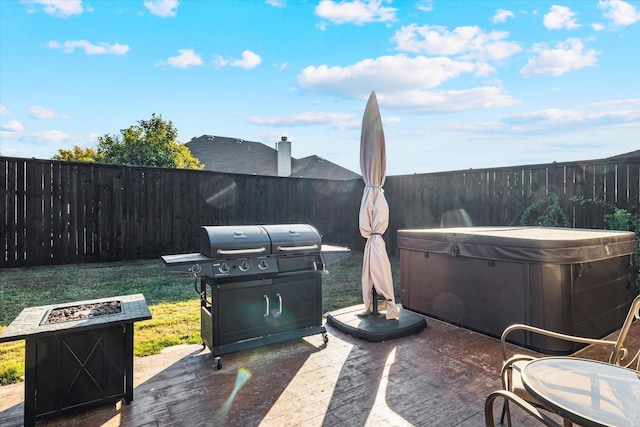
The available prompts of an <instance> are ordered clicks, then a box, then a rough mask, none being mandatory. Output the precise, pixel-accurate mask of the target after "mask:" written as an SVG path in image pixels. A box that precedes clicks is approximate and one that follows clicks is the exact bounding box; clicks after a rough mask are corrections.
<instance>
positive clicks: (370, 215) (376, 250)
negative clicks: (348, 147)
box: [359, 92, 399, 319]
mask: <svg viewBox="0 0 640 427" xmlns="http://www.w3.org/2000/svg"><path fill="white" fill-rule="evenodd" d="M386 164H387V161H386V152H385V144H384V131H383V130H382V119H381V117H380V109H379V107H378V99H377V98H376V93H375V92H371V95H370V96H369V101H367V107H366V108H365V110H364V116H363V118H362V133H361V136H360V169H361V171H362V179H363V180H364V183H365V188H364V193H363V195H362V202H361V204H360V217H359V220H360V234H361V235H362V237H364V238H365V239H367V243H366V245H365V247H364V259H363V262H362V300H363V301H364V305H365V307H366V309H365V313H364V314H367V313H369V312H371V309H372V307H373V304H377V301H372V295H371V294H372V288H373V287H374V286H375V289H376V292H377V293H379V294H380V295H382V296H383V297H384V298H385V299H386V300H387V312H386V318H387V319H397V318H398V315H399V313H398V306H397V305H396V303H395V297H394V295H393V279H392V277H391V263H390V262H389V257H388V255H387V248H386V245H385V243H384V239H383V237H382V235H383V234H384V232H385V231H387V226H388V225H389V205H388V204H387V199H385V197H384V190H383V189H382V186H383V185H384V181H385V178H386V176H385V174H386Z"/></svg>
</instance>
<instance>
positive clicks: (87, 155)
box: [53, 145, 100, 162]
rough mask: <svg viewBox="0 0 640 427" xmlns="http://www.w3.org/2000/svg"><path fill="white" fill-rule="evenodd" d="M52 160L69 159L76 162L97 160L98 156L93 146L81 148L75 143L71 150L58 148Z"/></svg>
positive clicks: (98, 159)
mask: <svg viewBox="0 0 640 427" xmlns="http://www.w3.org/2000/svg"><path fill="white" fill-rule="evenodd" d="M53 158H54V160H71V161H76V162H98V161H100V156H99V155H98V152H97V151H96V150H94V149H93V148H82V147H79V146H77V145H75V146H74V147H73V148H72V149H71V150H64V149H62V148H61V149H59V150H58V154H56V155H54V156H53Z"/></svg>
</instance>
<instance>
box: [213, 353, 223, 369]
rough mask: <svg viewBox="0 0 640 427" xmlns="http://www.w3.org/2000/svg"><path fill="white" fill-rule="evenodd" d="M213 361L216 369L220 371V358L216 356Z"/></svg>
mask: <svg viewBox="0 0 640 427" xmlns="http://www.w3.org/2000/svg"><path fill="white" fill-rule="evenodd" d="M213 361H214V362H215V364H216V369H217V370H218V371H219V370H220V369H222V357H220V356H218V357H214V358H213Z"/></svg>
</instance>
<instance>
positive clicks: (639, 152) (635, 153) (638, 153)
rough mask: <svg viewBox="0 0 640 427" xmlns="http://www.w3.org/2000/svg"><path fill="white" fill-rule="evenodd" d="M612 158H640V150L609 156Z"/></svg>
mask: <svg viewBox="0 0 640 427" xmlns="http://www.w3.org/2000/svg"><path fill="white" fill-rule="evenodd" d="M607 159H610V160H634V159H640V150H636V151H630V152H628V153H624V154H618V155H617V156H611V157H607Z"/></svg>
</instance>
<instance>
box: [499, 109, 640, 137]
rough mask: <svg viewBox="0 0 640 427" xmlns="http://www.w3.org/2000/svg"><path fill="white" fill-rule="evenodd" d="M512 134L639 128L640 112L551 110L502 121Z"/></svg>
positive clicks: (515, 115) (506, 118) (509, 117)
mask: <svg viewBox="0 0 640 427" xmlns="http://www.w3.org/2000/svg"><path fill="white" fill-rule="evenodd" d="M501 122H502V123H503V124H505V125H506V126H508V127H509V128H510V129H511V131H513V132H516V131H517V132H522V133H540V132H551V131H553V132H557V131H569V130H584V129H585V128H597V127H606V126H628V125H635V126H640V111H638V110H613V111H595V112H592V111H588V110H587V109H567V110H562V109H558V108H549V109H546V110H538V111H531V112H528V113H522V114H514V115H512V116H507V117H505V118H503V119H502V120H501Z"/></svg>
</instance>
